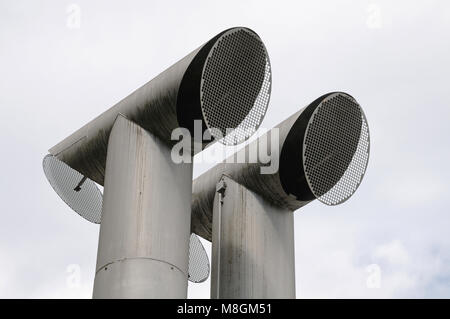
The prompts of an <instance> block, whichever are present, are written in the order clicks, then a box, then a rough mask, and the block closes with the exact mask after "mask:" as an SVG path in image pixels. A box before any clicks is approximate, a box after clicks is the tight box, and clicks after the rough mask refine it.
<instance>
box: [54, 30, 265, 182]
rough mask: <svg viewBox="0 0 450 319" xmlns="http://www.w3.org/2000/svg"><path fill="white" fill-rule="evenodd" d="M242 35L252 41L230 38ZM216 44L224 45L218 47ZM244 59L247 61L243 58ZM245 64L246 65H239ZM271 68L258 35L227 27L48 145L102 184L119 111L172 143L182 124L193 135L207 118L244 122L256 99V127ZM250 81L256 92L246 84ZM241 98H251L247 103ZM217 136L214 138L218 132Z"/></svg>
mask: <svg viewBox="0 0 450 319" xmlns="http://www.w3.org/2000/svg"><path fill="white" fill-rule="evenodd" d="M241 33H245V34H247V35H249V36H250V38H252V39H253V42H251V41H244V42H243V41H240V42H236V41H233V40H232V39H233V38H232V36H234V34H241ZM218 43H221V45H217V44H218ZM255 43H256V46H258V48H259V49H260V50H259V51H258V52H259V55H258V54H250V53H251V52H253V51H255ZM259 46H260V47H259ZM212 51H214V52H218V53H217V55H218V56H219V59H218V62H216V63H215V64H214V65H213V66H212V67H211V68H208V72H207V73H208V74H207V75H208V77H204V74H203V71H204V70H205V66H207V65H208V63H209V62H208V61H209V60H211V61H213V60H214V59H213V58H211V57H209V54H210V52H212ZM255 52H256V51H255ZM221 56H226V57H227V60H223V59H222V58H220V57H221ZM261 56H262V58H263V59H261ZM243 57H245V61H243V60H242V59H243ZM260 60H263V61H262V62H261V61H260ZM224 61H225V62H224ZM244 62H245V63H244ZM243 63H244V64H245V65H244V66H245V67H239V66H240V64H243ZM229 70H234V71H233V74H232V76H231V75H230V76H229V77H226V80H224V79H225V77H224V75H226V74H227V72H228V73H230V71H229ZM267 72H270V65H269V60H268V56H267V52H266V51H265V47H264V45H263V44H262V42H261V40H260V39H259V37H258V35H257V34H256V33H254V32H253V31H251V30H249V29H247V28H241V27H239V28H232V29H229V30H225V31H223V32H221V33H220V34H218V35H217V36H215V37H214V38H212V39H211V40H210V41H208V42H207V43H205V44H204V45H202V46H201V47H200V48H198V49H196V50H195V51H193V52H192V53H190V54H189V55H187V56H186V57H185V58H183V59H181V60H180V61H179V62H177V63H176V64H174V65H173V66H172V67H170V68H168V69H167V70H166V71H164V72H162V73H161V74H159V75H158V76H157V77H156V78H154V79H153V80H151V81H150V82H148V83H147V84H145V85H144V86H142V87H141V88H139V89H137V90H136V91H134V92H133V93H132V94H130V95H129V96H128V97H126V98H124V99H123V100H121V101H120V102H119V103H117V104H116V105H114V106H113V107H112V108H110V109H109V110H107V111H106V112H104V113H102V114H101V115H100V116H98V117H97V118H95V119H94V120H92V121H91V122H89V123H88V124H86V125H85V126H83V127H82V128H81V129H79V130H78V131H76V132H75V133H73V134H72V135H70V136H69V137H67V138H66V139H64V140H63V141H62V142H60V143H58V144H57V145H56V146H54V147H53V148H51V149H50V153H51V154H52V155H54V156H56V157H57V158H58V159H59V160H61V161H63V162H65V163H66V164H67V165H69V166H70V167H72V168H73V169H75V170H77V171H78V172H80V173H81V174H83V175H85V176H87V177H88V178H90V179H92V180H93V181H95V182H97V183H99V184H101V185H103V179H104V175H105V163H106V152H107V145H108V137H109V134H110V132H111V128H112V125H113V123H114V121H115V119H116V117H117V116H118V115H119V114H122V115H123V116H125V117H126V118H128V119H129V120H131V121H133V122H135V123H136V124H138V125H139V126H141V127H142V128H144V129H145V130H147V131H149V132H151V133H152V134H153V135H155V136H157V137H158V138H160V139H161V141H162V142H163V143H165V144H167V145H172V144H173V142H172V141H171V133H172V131H173V130H174V129H176V128H178V127H184V128H187V129H189V130H190V131H191V134H193V129H194V121H195V120H199V121H201V123H202V124H203V125H202V133H203V131H206V130H207V129H209V128H210V127H209V126H208V121H205V120H207V119H208V118H209V121H210V122H211V121H212V123H214V124H215V125H219V124H222V125H225V126H227V125H228V124H229V122H228V121H226V119H228V118H233V119H234V120H235V121H234V122H232V123H234V124H236V126H237V125H239V123H240V122H242V123H244V122H245V120H244V119H246V117H247V115H249V114H250V111H251V110H252V108H251V107H252V105H251V101H252V99H253V100H255V106H256V107H255V108H258V109H261V110H259V112H258V113H257V114H256V115H252V116H253V117H254V118H253V119H252V121H251V123H253V124H252V125H254V126H255V128H257V126H259V123H260V122H261V121H262V119H263V117H264V114H265V108H266V107H267V104H268V102H269V95H270V83H271V80H270V79H271V77H270V74H271V73H269V78H267V77H266V76H265V74H266V73H267ZM217 79H222V80H221V81H219V82H218V83H219V84H220V85H221V86H222V87H221V88H220V93H219V94H218V93H217V92H216V91H214V90H213V89H210V90H206V91H205V92H203V91H204V90H203V88H204V87H210V86H211V85H213V84H214V83H216V82H217ZM236 79H240V80H241V81H240V82H239V84H240V85H239V86H238V87H236V84H235V83H229V82H236ZM250 83H251V84H252V88H253V89H252V90H250V89H249V88H248V85H247V84H250ZM208 85H209V86H208ZM258 88H259V89H258ZM260 91H264V94H262V95H261V94H259V93H260ZM224 101H226V103H225V102H224ZM240 101H247V104H248V105H244V104H243V103H244V102H240ZM261 105H262V106H261ZM244 106H245V108H244ZM252 114H253V113H252ZM225 115H226V116H225ZM250 115H251V114H250ZM221 120H222V122H223V123H221ZM236 126H235V127H230V128H232V129H233V128H236ZM247 126H249V124H248V123H247V124H246V127H247ZM213 136H214V137H215V135H214V133H213ZM200 139H201V140H199V142H200V143H201V147H200V149H201V148H203V147H206V145H207V144H208V143H211V141H210V140H207V141H205V140H203V136H200ZM192 151H193V152H198V151H199V150H198V149H193V150H192Z"/></svg>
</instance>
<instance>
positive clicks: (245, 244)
mask: <svg viewBox="0 0 450 319" xmlns="http://www.w3.org/2000/svg"><path fill="white" fill-rule="evenodd" d="M223 180H224V182H225V185H226V189H225V191H224V192H223V193H219V192H217V193H216V196H215V199H214V214H213V215H214V222H213V236H212V273H211V298H225V299H227V298H232V299H233V298H238V299H240V298H295V258H294V253H295V251H294V215H293V214H292V212H291V211H290V210H288V209H284V208H279V207H276V206H273V205H271V204H270V203H268V202H267V201H266V200H264V199H263V198H262V197H261V196H259V195H257V194H255V193H254V192H252V191H250V190H248V189H247V188H245V187H244V186H242V185H240V184H238V183H236V182H235V181H233V180H232V179H230V178H229V177H227V176H224V177H223Z"/></svg>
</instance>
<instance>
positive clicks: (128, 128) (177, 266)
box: [93, 115, 192, 298]
mask: <svg viewBox="0 0 450 319" xmlns="http://www.w3.org/2000/svg"><path fill="white" fill-rule="evenodd" d="M191 192H192V163H190V164H187V163H182V164H175V163H174V162H173V161H172V160H171V157H170V149H169V147H167V146H166V145H165V144H163V143H162V142H161V141H160V140H159V139H158V138H156V137H155V136H154V135H152V134H151V133H149V132H147V131H146V130H144V129H142V128H141V127H140V126H138V125H137V124H135V123H133V122H131V121H129V120H127V119H126V118H124V117H123V116H121V115H119V116H118V118H117V119H116V121H115V123H114V126H113V129H112V131H111V135H110V138H109V143H108V151H107V160H106V172H105V189H104V200H103V208H102V221H101V227H100V238H99V245H98V255H97V267H96V275H95V281H94V293H93V298H186V297H187V272H188V258H189V257H188V253H189V236H190V219H191Z"/></svg>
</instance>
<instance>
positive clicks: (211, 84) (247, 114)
mask: <svg viewBox="0 0 450 319" xmlns="http://www.w3.org/2000/svg"><path fill="white" fill-rule="evenodd" d="M271 81H272V78H271V69H270V62H269V57H268V54H267V51H266V48H265V46H264V44H263V42H262V41H261V39H260V38H259V37H258V35H256V34H255V33H253V32H252V31H251V30H249V29H245V28H234V29H231V30H229V31H227V32H225V33H224V34H223V35H222V36H221V37H220V38H219V39H218V40H217V41H216V42H215V44H214V46H213V47H212V49H211V50H210V52H209V55H208V57H207V59H206V63H205V65H204V67H203V72H202V77H201V85H200V103H201V110H202V113H203V117H204V120H205V123H206V125H207V127H208V129H210V132H211V135H212V136H213V137H215V138H216V139H220V138H221V137H224V138H223V139H222V140H221V142H222V143H223V144H225V145H235V144H238V143H241V142H243V141H245V140H246V139H248V138H249V137H250V136H251V135H252V134H253V133H254V132H255V131H256V130H257V129H258V127H259V125H260V124H261V122H262V120H263V118H264V115H265V113H266V110H267V106H268V104H269V99H270V91H271ZM230 130H233V132H231V133H230ZM227 133H228V134H227Z"/></svg>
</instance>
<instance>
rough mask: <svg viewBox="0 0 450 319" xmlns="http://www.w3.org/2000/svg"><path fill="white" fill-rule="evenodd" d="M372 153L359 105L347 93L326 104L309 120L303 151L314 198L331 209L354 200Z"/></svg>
mask: <svg viewBox="0 0 450 319" xmlns="http://www.w3.org/2000/svg"><path fill="white" fill-rule="evenodd" d="M369 150H370V140H369V127H368V124H367V120H366V117H365V115H364V112H363V110H362V109H361V107H360V106H359V104H358V103H357V102H356V101H355V100H354V99H353V98H352V97H351V96H349V95H346V94H343V93H336V94H333V95H331V96H329V97H328V98H327V99H325V100H324V101H322V102H321V104H320V105H319V106H318V107H317V108H316V110H315V111H314V113H313V115H312V117H311V118H310V120H309V123H308V126H307V129H306V133H305V137H304V147H303V167H304V171H305V175H306V179H307V181H308V184H309V187H310V188H311V191H312V192H313V194H314V196H316V197H317V198H318V199H319V200H320V201H321V202H323V203H325V204H327V205H337V204H340V203H342V202H344V201H346V200H347V199H348V198H349V197H350V196H352V195H353V193H354V192H355V191H356V189H357V188H358V186H359V185H360V183H361V181H362V179H363V177H364V173H365V171H366V168H367V164H368V160H369Z"/></svg>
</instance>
